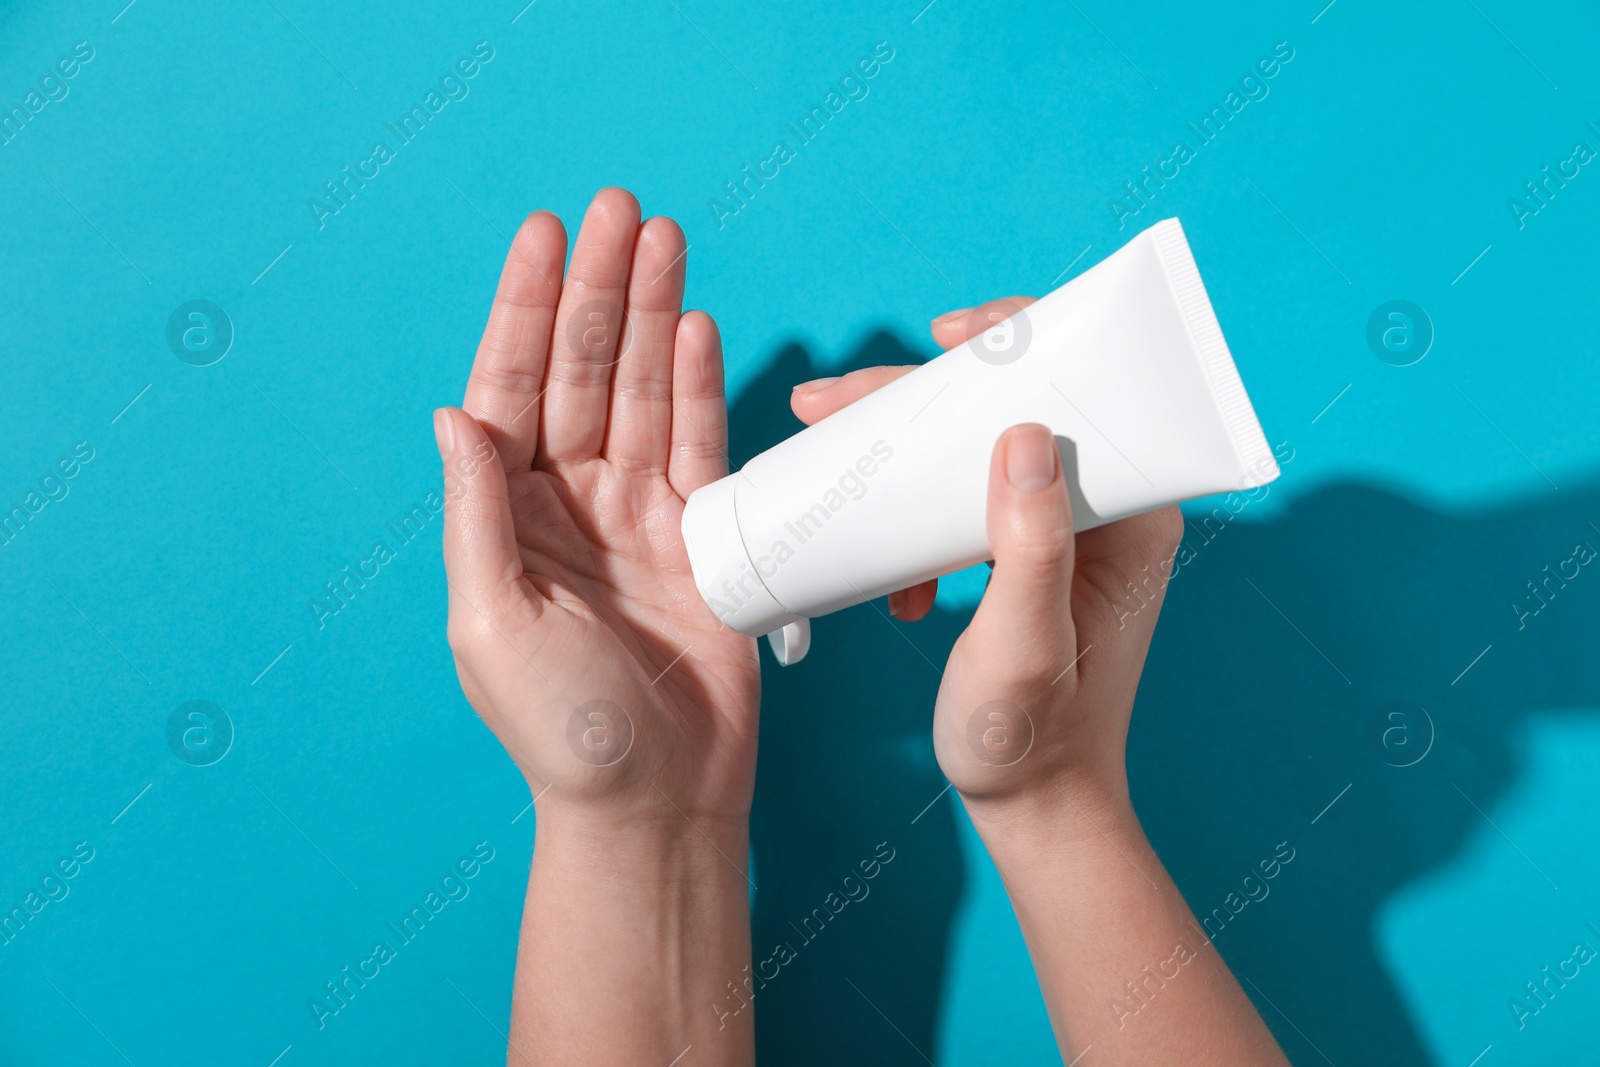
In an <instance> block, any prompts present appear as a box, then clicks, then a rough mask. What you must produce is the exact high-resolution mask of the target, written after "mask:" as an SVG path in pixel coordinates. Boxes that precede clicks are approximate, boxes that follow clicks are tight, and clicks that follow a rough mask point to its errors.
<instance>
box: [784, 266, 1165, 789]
mask: <svg viewBox="0 0 1600 1067" xmlns="http://www.w3.org/2000/svg"><path fill="white" fill-rule="evenodd" d="M1032 302H1033V301H1032V299H1031V298H1026V297H1011V298H1008V299H1006V300H997V301H993V302H991V303H989V304H985V305H983V306H982V307H980V308H976V309H962V310H960V311H953V312H950V313H948V314H946V315H941V316H940V317H939V318H937V319H935V320H934V321H933V338H934V340H935V341H936V342H938V343H939V345H940V347H942V348H945V349H950V348H954V347H956V346H957V345H959V344H961V343H963V342H964V341H966V340H968V339H969V338H970V337H972V336H974V335H975V334H977V333H979V332H981V331H982V330H986V329H988V328H990V326H991V325H992V324H994V323H997V322H999V321H1001V320H1002V319H1004V318H1006V317H1007V316H1009V315H1012V314H1014V313H1015V312H1017V311H1018V310H1020V309H1021V308H1023V307H1026V306H1027V305H1028V304H1030V303H1032ZM910 370H912V368H911V367H871V368H868V369H865V370H860V371H856V372H854V373H852V374H847V375H845V376H844V377H842V378H839V379H837V380H833V381H826V380H825V384H823V385H822V386H821V387H820V388H813V387H811V386H810V385H809V383H808V384H807V385H801V386H799V387H798V388H797V389H796V390H795V393H794V397H793V400H792V406H793V408H794V412H795V414H796V415H798V416H799V417H800V418H801V419H802V420H803V421H805V422H806V423H813V422H816V421H818V420H819V419H822V418H824V417H825V416H827V415H830V414H832V413H833V412H835V411H837V410H838V409H839V408H842V407H844V406H845V405H846V404H850V403H853V402H854V401H856V400H859V399H860V398H861V397H863V396H865V395H866V394H868V393H870V392H872V391H873V390H874V389H877V388H879V387H881V386H883V385H885V384H887V383H888V382H890V381H893V380H894V379H895V378H898V377H900V376H901V375H903V374H906V373H908V372H909V371H910ZM988 508H989V510H988V521H989V540H990V543H991V545H992V546H993V548H994V574H993V575H992V576H991V577H990V580H989V588H988V590H987V591H986V592H985V593H984V596H983V602H982V603H981V604H980V605H979V606H978V610H977V613H976V614H975V615H974V616H973V619H972V623H971V625H970V626H968V627H967V630H966V632H965V633H963V634H962V635H961V638H960V640H958V641H957V642H956V645H955V648H954V649H953V650H952V652H951V654H950V660H949V664H948V665H947V667H946V668H945V674H944V682H943V684H942V685H941V686H940V688H939V700H938V704H937V706H936V708H935V712H934V723H933V737H934V749H935V751H936V752H937V754H938V757H939V766H940V768H941V769H942V770H943V771H944V773H945V776H946V777H947V778H949V779H950V781H951V782H952V783H953V784H954V785H955V787H956V789H957V790H959V791H960V793H961V795H962V796H963V797H964V798H965V799H966V800H967V801H968V803H969V804H972V803H977V804H979V805H982V804H983V802H985V801H988V800H991V799H993V800H1001V799H1015V798H1019V797H1026V798H1032V799H1036V800H1038V801H1039V802H1041V803H1043V804H1045V805H1047V806H1052V805H1054V804H1056V803H1059V801H1060V799H1061V797H1062V796H1065V797H1067V798H1068V799H1070V800H1071V801H1072V802H1073V803H1078V802H1080V801H1082V802H1086V803H1090V804H1095V805H1101V804H1103V803H1112V804H1117V805H1125V804H1126V797H1127V779H1126V771H1125V766H1124V760H1123V752H1124V744H1125V741H1126V738H1127V732H1128V720H1129V716H1130V715H1131V713H1132V710H1133V695H1134V690H1135V689H1136V688H1137V687H1138V683H1139V674H1140V671H1141V670H1142V669H1143V667H1144V658H1145V653H1146V651H1147V650H1148V649H1149V646H1150V637H1151V633H1152V631H1153V629H1154V627H1155V621H1156V614H1157V613H1158V611H1159V610H1160V606H1161V598H1162V594H1163V593H1164V592H1165V587H1166V575H1167V573H1168V572H1167V570H1166V568H1167V567H1169V566H1170V564H1171V560H1172V557H1173V553H1174V551H1175V549H1176V546H1177V544H1178V540H1179V537H1180V534H1181V532H1182V522H1183V520H1182V518H1181V516H1180V515H1179V513H1178V509H1177V508H1176V507H1168V508H1163V509H1161V510H1160V511H1155V512H1151V513H1149V514H1145V515H1137V516H1134V517H1132V518H1128V519H1123V520H1121V521H1120V522H1114V523H1110V524H1108V525H1105V526H1100V527H1097V528H1095V529H1093V530H1088V531H1086V532H1084V533H1081V534H1078V535H1077V536H1076V537H1074V535H1073V532H1072V504H1071V501H1070V500H1069V498H1068V493H1067V484H1066V479H1065V477H1064V475H1063V472H1062V470H1061V463H1060V461H1059V458H1058V456H1057V453H1056V447H1055V442H1054V439H1053V437H1052V436H1051V433H1050V431H1049V430H1048V429H1047V428H1045V427H1043V426H1039V425H1037V424H1032V425H1023V426H1016V427H1013V428H1012V429H1010V430H1008V431H1007V432H1006V433H1005V434H1004V435H1002V436H1001V438H1000V440H999V441H998V442H997V443H996V445H995V448H994V453H993V455H992V457H991V460H990V467H989V505H988ZM934 593H935V583H933V582H927V583H925V584H923V585H920V586H917V587H915V588H912V589H909V590H905V591H903V592H901V593H897V594H895V595H894V596H892V597H890V609H891V611H893V612H894V614H895V615H897V616H898V617H900V618H902V619H906V620H914V619H919V618H921V617H922V616H923V615H925V614H927V612H928V610H929V609H930V608H931V607H932V606H933V598H934Z"/></svg>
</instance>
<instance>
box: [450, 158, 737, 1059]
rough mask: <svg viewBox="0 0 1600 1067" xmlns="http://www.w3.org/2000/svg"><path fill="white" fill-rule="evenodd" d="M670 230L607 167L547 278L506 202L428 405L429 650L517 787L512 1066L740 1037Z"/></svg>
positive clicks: (726, 827)
mask: <svg viewBox="0 0 1600 1067" xmlns="http://www.w3.org/2000/svg"><path fill="white" fill-rule="evenodd" d="M686 251H687V249H686V248H685V246H684V239H683V232H682V231H681V230H680V229H678V227H677V225H676V224H675V223H673V222H672V221H671V220H670V219H651V220H650V221H648V222H646V223H645V224H644V225H643V226H641V225H640V224H639V204H638V201H636V200H634V198H633V197H632V196H630V195H629V194H627V193H625V192H623V191H622V190H620V189H606V190H603V191H601V192H600V194H599V195H597V196H596V197H595V199H594V203H593V204H591V205H590V207H589V212H588V214H587V215H586V216H585V217H584V222H583V228H582V229H581V230H580V231H579V233H578V241H577V246H576V247H575V248H574V249H573V252H572V265H571V267H570V269H568V271H567V274H566V280H565V283H564V284H563V281H562V275H561V268H562V264H563V262H564V260H565V258H566V252H567V237H566V232H565V231H564V230H563V229H562V227H561V223H560V221H558V220H557V219H556V217H555V216H554V215H551V214H548V213H546V212H540V213H537V214H534V215H531V216H529V218H528V220H527V221H526V222H524V223H523V224H522V229H521V230H520V231H519V232H518V233H517V237H516V240H515V241H514V242H513V244H512V248H511V254H510V255H509V256H508V257H507V258H506V266H505V272H504V273H503V274H502V275H501V278H500V289H499V292H497V293H496V294H495V299H494V305H493V307H492V309H491V310H490V313H489V326H488V329H486V330H485V331H484V335H483V341H482V343H481V344H479V346H478V357H477V360H476V362H475V363H474V364H473V367H472V377H471V379H470V380H469V381H468V382H467V396H466V404H465V408H466V410H465V411H462V410H459V409H456V408H441V409H439V411H437V412H435V414H434V425H435V429H436V431H437V434H438V438H439V454H440V455H441V456H442V457H443V459H444V464H445V533H444V554H445V570H446V572H447V575H448V577H449V581H450V646H451V648H452V649H453V650H454V652H455V657H456V671H457V673H458V674H459V675H460V676H461V686H462V688H463V689H464V690H465V691H466V694H467V699H469V700H470V701H472V705H473V707H475V708H477V709H478V714H480V715H482V716H483V719H484V721H485V722H486V723H488V724H489V727H490V729H492V730H493V731H494V732H495V735H496V736H498V737H499V738H500V740H501V742H502V743H503V744H504V745H505V746H506V750H507V751H508V752H509V753H510V754H511V758H512V759H514V760H515V761H516V762H517V766H519V767H520V768H521V769H522V772H523V774H524V775H526V776H527V779H528V785H529V788H530V789H531V790H532V791H533V795H534V799H535V801H536V802H537V804H538V811H537V814H536V816H535V839H534V850H533V869H532V871H531V872H530V873H529V877H528V896H527V902H526V904H525V906H524V908H523V912H522V937H521V941H520V943H519V946H518V950H517V981H516V989H515V992H514V993H513V996H512V1008H511V1035H510V1050H509V1059H510V1062H512V1063H527V1064H534V1063H558V1062H559V1063H668V1062H673V1061H674V1060H675V1058H677V1059H681V1058H682V1056H683V1053H684V1051H685V1050H686V1048H687V1047H693V1048H694V1050H695V1051H694V1055H695V1062H696V1063H704V1064H714V1065H727V1067H735V1065H737V1067H743V1065H746V1064H749V1063H751V1062H753V1061H754V1057H755V1051H754V1050H755V1026H754V1013H753V1012H749V1011H743V1010H741V1008H740V1005H741V1004H742V1003H743V1002H742V1001H741V1000H739V999H738V998H736V997H734V996H733V995H732V993H731V989H732V986H731V983H732V982H734V981H736V980H738V979H739V978H740V977H741V976H742V975H744V974H748V972H749V963H750V926H749V900H750V896H749V892H750V891H749V884H748V881H747V875H746V872H745V868H746V866H747V856H748V850H749V845H748V841H749V836H748V835H749V828H748V823H749V812H750V797H751V792H752V789H753V788H754V784H755V762H756V711H757V701H758V697H759V682H760V675H759V673H758V670H757V664H756V650H755V642H754V641H752V640H750V639H749V638H747V637H742V636H740V635H739V634H737V633H734V632H733V631H732V630H729V629H726V628H725V627H723V626H722V625H721V624H720V623H719V622H718V621H717V620H716V618H715V617H714V616H713V615H712V614H711V611H710V609H708V608H707V607H706V606H705V603H704V602H703V601H702V600H701V598H700V594H699V592H698V591H697V590H696V589H695V585H694V582H693V580H692V577H691V575H690V572H689V560H688V557H687V556H686V555H685V552H684V547H683V539H682V536H681V534H680V532H679V525H680V522H681V520H682V516H683V503H684V500H685V498H687V497H688V495H689V494H690V493H691V492H693V491H694V490H695V489H697V488H699V487H700V486H702V485H704V484H705V483H707V482H709V481H712V480H713V479H715V478H719V477H721V476H722V475H723V474H725V473H726V472H727V466H726V463H727V460H726V451H727V412H726V409H725V406H724V401H723V395H722V352H721V344H720V342H719V340H718V338H717V329H716V326H714V325H713V324H712V322H711V320H710V319H709V318H708V317H706V316H705V315H704V314H702V313H700V312H690V313H689V314H687V315H681V316H680V313H679V309H680V305H681V301H682V298H683V275H684V267H683V261H684V254H685V252H686ZM619 1005H621V1006H622V1007H623V1009H625V1010H622V1014H621V1015H619V1014H618V1012H619V1008H618V1006H619ZM624 1016H625V1018H624Z"/></svg>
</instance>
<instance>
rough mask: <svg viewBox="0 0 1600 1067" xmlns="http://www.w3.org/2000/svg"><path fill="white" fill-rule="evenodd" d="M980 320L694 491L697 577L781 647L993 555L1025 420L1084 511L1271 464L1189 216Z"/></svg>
mask: <svg viewBox="0 0 1600 1067" xmlns="http://www.w3.org/2000/svg"><path fill="white" fill-rule="evenodd" d="M976 314H977V312H974V315H976ZM972 325H973V327H974V328H978V327H981V329H979V332H977V333H976V335H975V336H973V337H972V339H971V340H969V341H967V342H966V343H964V344H962V345H959V346H958V347H956V348H953V349H951V350H950V351H948V352H945V353H944V354H942V355H940V356H938V357H936V358H934V359H932V360H930V361H929V362H927V363H925V364H923V365H922V366H920V367H918V368H916V369H915V370H913V371H912V372H911V373H909V374H907V375H905V376H904V377H902V378H899V379H897V380H895V381H893V382H891V383H889V384H888V385H886V386H884V387H883V388H882V389H879V390H877V391H876V392H874V393H871V394H870V395H868V396H866V397H863V398H862V399H861V400H858V401H856V402H855V403H854V404H851V405H850V406H848V407H846V408H843V409H841V410H840V411H837V412H835V413H834V414H832V415H830V416H828V417H827V418H825V419H823V420H822V421H821V422H818V423H817V424H816V425H814V426H810V427H807V428H806V429H804V430H802V431H800V432H799V433H797V434H795V435H794V436H793V437H791V438H789V439H788V440H786V441H783V442H782V443H780V444H778V445H776V446H774V447H773V448H770V449H768V450H767V451H765V452H763V453H761V454H760V455H759V456H756V457H755V458H754V459H752V460H751V461H750V462H749V463H747V464H745V466H744V467H743V468H742V469H741V470H739V471H738V472H736V473H734V474H731V475H729V476H727V477H726V478H722V479H720V480H718V481H716V482H712V483H710V484H709V485H706V486H703V487H701V488H700V489H698V490H696V491H695V492H694V493H693V494H691V495H690V497H689V500H688V502H687V505H686V506H685V508H684V513H683V538H684V543H685V547H686V548H687V551H688V555H689V564H690V567H691V569H692V570H693V572H694V579H695V585H696V586H697V588H698V589H699V591H700V594H701V596H703V597H704V598H705V601H706V604H707V605H708V606H709V607H710V608H711V610H712V612H713V613H715V615H716V616H717V618H718V619H720V620H721V621H722V622H723V623H725V624H726V625H728V626H729V627H731V628H733V629H735V630H738V631H740V632H741V633H744V634H748V635H750V636H752V637H758V636H760V635H762V634H768V635H769V636H770V639H771V644H772V648H773V651H774V652H775V653H776V654H777V657H778V660H779V662H780V663H785V664H789V663H794V662H797V661H798V660H799V659H800V658H801V657H803V656H804V655H805V653H806V651H807V649H808V648H809V646H810V629H809V624H808V622H807V620H808V619H810V618H814V617H816V616H819V615H827V614H828V613H830V612H834V611H838V610H840V609H841V608H846V607H850V606H851V605H854V604H861V603H864V602H866V601H868V600H871V599H873V598H875V597H880V596H883V595H885V594H887V593H891V592H893V591H895V590H897V589H904V588H907V587H909V586H913V585H916V584H917V583H919V582H923V581H926V580H928V579H930V578H936V577H939V576H940V575H944V574H949V573H951V572H952V571H957V570H960V569H962V568H964V567H969V566H972V565H973V564H975V563H980V562H983V561H984V560H988V559H992V558H993V555H992V553H991V550H990V546H989V536H988V531H987V524H986V514H985V512H986V506H987V499H988V481H989V465H990V458H991V455H992V453H993V451H994V446H995V442H996V441H997V440H998V439H999V437H1000V435H1001V434H1002V433H1004V432H1005V431H1006V430H1007V429H1008V428H1009V427H1012V426H1015V425H1017V424H1018V423H1024V422H1036V423H1042V424H1044V425H1045V426H1047V427H1049V428H1050V430H1051V432H1052V433H1053V435H1054V436H1055V439H1056V446H1057V450H1058V452H1059V453H1060V456H1061V461H1062V469H1063V470H1064V472H1065V474H1066V478H1067V485H1068V487H1069V492H1070V494H1071V499H1072V518H1073V525H1074V527H1075V528H1076V529H1077V530H1087V529H1091V528H1093V527H1095V526H1099V525H1101V524H1103V523H1107V522H1114V521H1116V520H1117V519H1121V518H1126V517H1127V516H1129V515H1136V514H1139V513H1141V512H1145V511H1150V510H1153V509H1155V508H1158V507H1163V506H1165V505H1167V504H1172V503H1176V502H1178V501H1182V500H1189V499H1192V498H1195V497H1201V496H1208V495H1210V494H1213V493H1220V492H1226V491H1234V490H1246V489H1251V488H1255V487H1257V486H1260V485H1263V484H1265V483H1267V482H1270V481H1272V480H1273V479H1274V478H1276V477H1277V476H1278V465H1277V462H1276V461H1275V460H1274V459H1273V454H1272V450H1271V448H1269V447H1268V445H1267V441H1266V438H1265V437H1264V436H1263V435H1262V432H1261V426H1260V424H1259V423H1258V422H1257V421H1256V415H1255V411H1254V409H1252V407H1251V406H1250V398H1249V397H1248V396H1247V395H1245V391H1244V385H1243V383H1242V382H1241V381H1240V380H1239V372H1238V370H1237V369H1236V368H1235V367H1234V364H1233V357H1232V356H1231V355H1230V354H1229V352H1228V345H1227V342H1226V341H1224V340H1223V337H1222V330H1221V328H1220V327H1219V326H1218V324H1217V318H1216V314H1215V313H1214V312H1213V311H1212V308H1211V302H1210V300H1209V299H1208V298H1207V296H1206V291H1205V286H1204V285H1203V284H1202V283H1201V281H1200V272H1199V270H1198V269H1197V268H1196V267H1195V263H1194V257H1193V255H1192V254H1191V253H1190V251H1189V243H1188V241H1187V239H1186V238H1185V237H1184V233H1183V228H1182V227H1181V226H1180V225H1179V224H1178V220H1177V219H1166V220H1163V221H1161V222H1158V223H1156V224H1155V225H1154V226H1152V227H1150V228H1149V229H1147V230H1145V231H1143V232H1142V233H1140V234H1139V235H1138V236H1136V237H1134V238H1133V239H1132V240H1130V241H1129V242H1128V243H1127V244H1126V245H1124V246H1123V247H1122V248H1120V249H1118V250H1117V251H1116V252H1113V253H1112V254H1111V255H1109V256H1107V257H1106V258H1105V259H1104V260H1103V261H1101V262H1100V263H1098V264H1096V265H1095V266H1094V267H1092V268H1090V269H1089V270H1087V271H1085V272H1084V273H1083V274H1081V275H1079V276H1078V277H1076V278H1074V279H1072V280H1071V281H1069V282H1067V283H1066V284H1065V285H1063V286H1061V287H1060V288H1058V289H1056V290H1055V291H1054V292H1052V293H1050V294H1049V295H1048V296H1046V297H1044V298H1043V299H1041V300H1039V301H1037V302H1036V303H1033V304H1030V305H1029V306H1027V307H1026V308H1023V309H1021V310H1017V311H1015V313H1013V314H1011V315H1010V316H1009V317H1006V318H1002V317H1001V316H1000V315H999V314H994V315H992V320H991V321H983V322H976V323H973V324H972Z"/></svg>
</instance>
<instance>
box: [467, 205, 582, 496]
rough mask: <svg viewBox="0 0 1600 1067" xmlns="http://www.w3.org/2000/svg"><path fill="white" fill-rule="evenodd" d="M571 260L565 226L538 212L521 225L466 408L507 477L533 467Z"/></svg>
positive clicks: (481, 345)
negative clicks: (565, 268)
mask: <svg viewBox="0 0 1600 1067" xmlns="http://www.w3.org/2000/svg"><path fill="white" fill-rule="evenodd" d="M566 258H567V231H566V229H565V228H563V227H562V225H561V220H560V219H558V218H556V217H555V216H554V215H552V214H550V212H548V211H535V212H534V213H533V214H532V215H529V216H528V217H527V218H526V219H525V220H523V223H522V228H521V229H519V230H518V231H517V236H516V237H515V238H514V239H513V240H512V242H511V251H510V252H509V253H507V255H506V265H505V269H504V270H502V271H501V272H500V286H499V288H498V289H496V290H495V294H494V303H493V305H491V306H490V308H489V324H488V325H487V326H486V327H484V331H483V340H481V341H479V342H478V355H477V358H476V359H474V360H473V362H472V376H471V377H469V378H468V379H467V395H466V399H465V401H464V402H463V404H462V406H463V407H464V408H465V409H466V411H467V414H469V415H471V416H472V417H473V418H474V419H476V420H477V421H478V423H479V424H480V425H481V426H482V427H483V428H484V431H485V432H486V433H487V434H488V435H489V440H490V441H492V442H494V446H495V448H496V450H498V451H499V453H500V459H501V460H502V462H503V463H504V464H505V468H506V469H507V470H527V469H528V467H529V466H530V465H531V464H532V463H533V450H534V446H535V445H536V444H537V443H538V440H539V394H540V392H541V391H542V390H543V389H544V371H545V360H546V359H547V358H548V357H549V354H550V328H551V326H552V324H553V323H554V322H555V317H556V302H557V301H558V300H559V299H560V298H561V266H562V264H563V263H564V262H566Z"/></svg>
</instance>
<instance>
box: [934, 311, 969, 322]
mask: <svg viewBox="0 0 1600 1067" xmlns="http://www.w3.org/2000/svg"><path fill="white" fill-rule="evenodd" d="M970 314H972V309H971V308H956V309H955V310H954V311H946V312H945V313H944V314H943V315H940V316H939V317H938V318H936V319H934V320H933V324H934V325H935V326H939V325H942V324H944V323H946V322H950V321H951V320H952V319H958V318H960V317H961V316H962V315H970Z"/></svg>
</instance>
